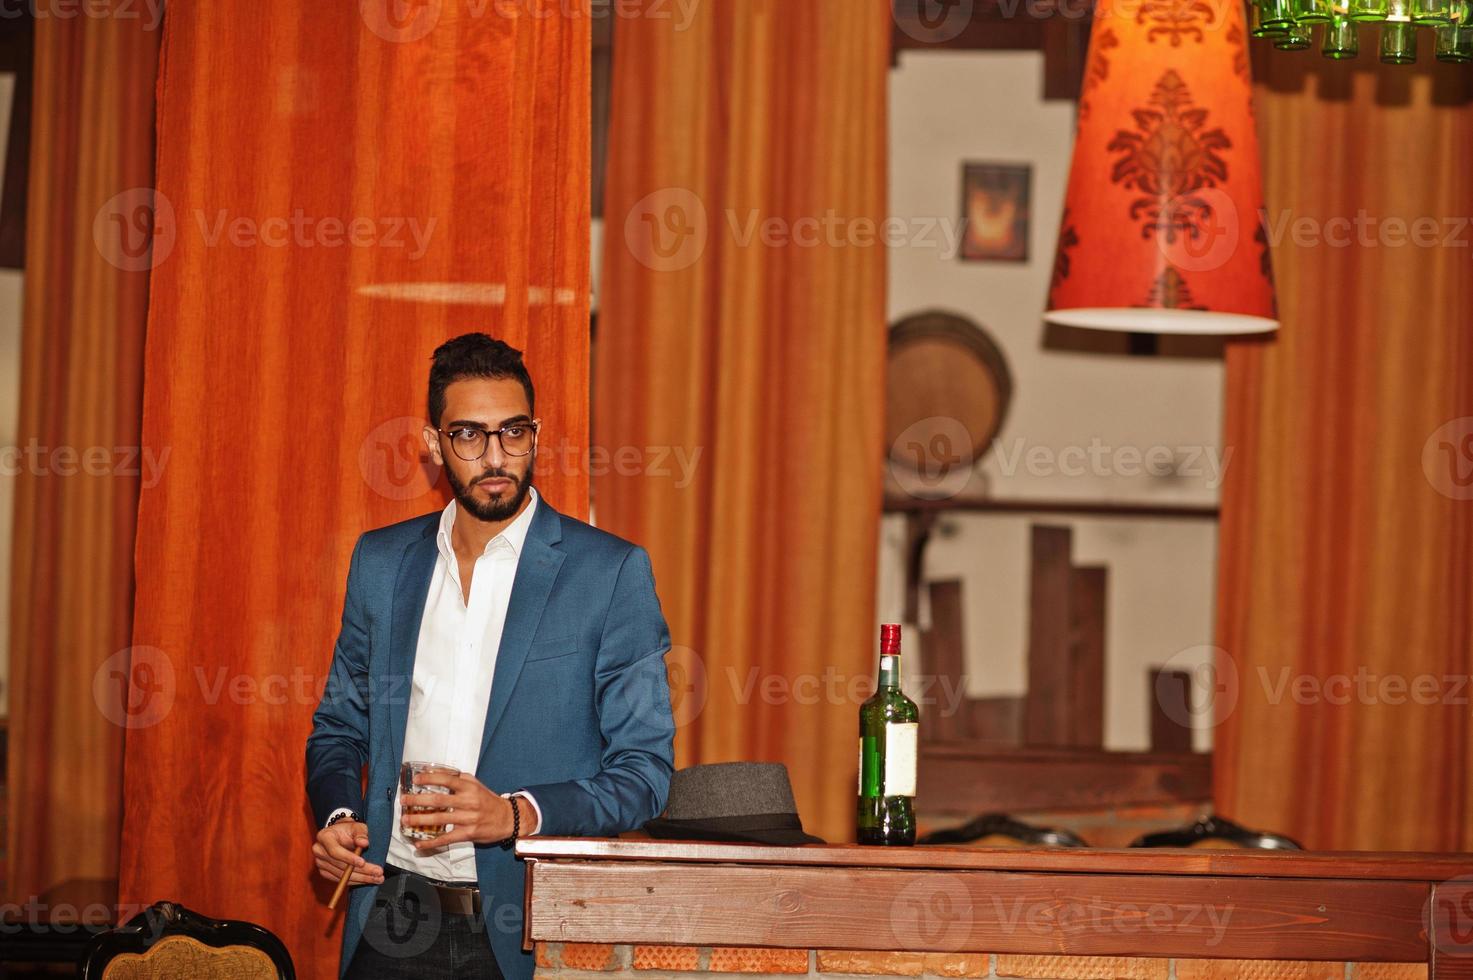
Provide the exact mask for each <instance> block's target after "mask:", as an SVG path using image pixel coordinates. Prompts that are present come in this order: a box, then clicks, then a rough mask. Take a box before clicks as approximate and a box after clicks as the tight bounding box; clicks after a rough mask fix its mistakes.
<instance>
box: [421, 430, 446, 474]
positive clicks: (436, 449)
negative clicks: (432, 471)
mask: <svg viewBox="0 0 1473 980" xmlns="http://www.w3.org/2000/svg"><path fill="white" fill-rule="evenodd" d="M421 435H423V436H424V439H425V448H426V449H428V450H429V451H430V459H432V460H434V461H435V465H436V466H444V465H445V457H444V455H443V454H442V453H441V452H440V433H438V432H436V431H435V427H434V426H432V425H427V426H425V427H424V430H423V432H422V433H421Z"/></svg>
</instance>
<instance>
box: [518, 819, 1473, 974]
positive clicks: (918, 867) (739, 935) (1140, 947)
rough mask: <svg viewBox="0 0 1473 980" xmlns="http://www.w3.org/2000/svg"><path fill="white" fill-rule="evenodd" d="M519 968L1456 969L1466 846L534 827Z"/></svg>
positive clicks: (1470, 961) (1464, 953) (1472, 940)
mask: <svg viewBox="0 0 1473 980" xmlns="http://www.w3.org/2000/svg"><path fill="white" fill-rule="evenodd" d="M517 853H518V855H519V856H521V857H523V858H525V859H526V860H527V862H528V874H527V894H526V926H525V929H526V932H525V938H526V941H527V942H528V943H529V944H531V943H535V944H536V945H537V959H538V968H539V973H543V974H547V975H549V976H551V975H559V974H569V975H573V974H585V973H593V972H597V973H599V974H600V975H602V976H605V977H608V976H610V975H611V974H613V975H617V974H620V973H623V974H627V975H628V976H630V977H636V976H637V977H645V978H651V980H652V978H653V977H655V976H656V975H658V974H675V973H749V974H751V973H758V974H813V975H837V974H845V975H853V974H872V975H900V976H922V975H927V976H938V977H992V976H997V977H1040V978H1053V980H1065V978H1070V980H1072V978H1111V977H1141V978H1153V980H1168V978H1171V977H1175V978H1176V980H1192V978H1217V977H1233V976H1245V977H1246V976H1253V977H1274V978H1278V977H1284V978H1301V977H1302V978H1305V980H1319V978H1321V977H1324V978H1326V980H1328V978H1335V980H1345V978H1350V980H1357V978H1359V980H1370V978H1375V980H1390V978H1402V977H1407V978H1418V977H1432V978H1435V980H1451V978H1470V980H1473V856H1469V855H1439V854H1403V853H1378V852H1347V853H1312V852H1283V851H1245V850H1202V849H1198V850H1164V849H1138V850H1094V849H1078V850H1009V849H980V848H949V847H914V848H876V847H857V846H852V845H809V846H805V847H774V846H765V845H747V844H715V843H694V842H676V841H654V840H591V839H578V838H543V837H534V838H529V839H526V840H522V841H519V842H518V843H517Z"/></svg>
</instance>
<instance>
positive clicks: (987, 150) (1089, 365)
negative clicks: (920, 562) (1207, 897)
mask: <svg viewBox="0 0 1473 980" xmlns="http://www.w3.org/2000/svg"><path fill="white" fill-rule="evenodd" d="M890 78H891V82H890V94H891V106H890V119H891V123H890V148H891V161H890V200H891V204H890V207H891V213H892V215H894V216H896V217H899V218H906V219H914V220H915V222H916V224H915V227H920V226H921V224H922V223H923V222H924V221H926V220H927V219H930V218H940V219H942V220H944V221H948V222H953V223H954V222H956V221H957V219H958V217H959V213H958V212H959V209H960V202H961V167H962V163H963V161H984V162H998V163H1031V164H1032V165H1033V192H1032V193H1033V201H1032V214H1033V222H1032V230H1031V237H1030V242H1029V256H1030V258H1029V261H1028V262H1027V263H1026V264H1017V263H963V262H961V261H959V260H958V259H957V258H955V257H954V256H953V255H950V254H947V252H946V250H945V249H940V248H936V247H926V245H925V244H924V243H923V244H922V246H920V247H917V246H911V247H906V248H897V249H893V250H892V252H891V257H890V280H889V287H890V314H891V320H892V322H893V321H894V320H896V319H899V318H900V317H902V316H905V315H908V314H911V313H915V312H919V311H921V310H926V309H943V310H948V311H951V312H955V313H958V314H961V315H964V316H966V317H969V318H970V319H972V320H974V321H975V322H977V323H979V324H981V325H982V326H983V327H985V328H986V329H987V330H988V331H989V332H990V333H991V335H992V337H993V339H994V340H995V341H996V342H997V343H998V344H999V346H1000V347H1001V348H1002V350H1003V352H1004V354H1005V356H1006V358H1007V360H1008V363H1009V366H1010V368H1011V370H1012V375H1013V380H1014V398H1013V403H1012V408H1011V410H1010V413H1009V416H1008V419H1007V422H1006V424H1005V426H1004V428H1003V430H1002V432H1001V433H1000V435H999V437H998V439H997V441H996V442H995V443H994V447H993V449H992V451H991V452H990V453H989V454H988V455H987V456H986V457H985V458H984V460H983V461H982V463H981V464H980V466H979V467H978V477H977V478H975V479H974V480H973V481H972V483H971V485H970V486H969V487H968V489H967V491H966V493H967V494H968V495H985V496H989V497H995V498H1005V499H1019V500H1050V501H1059V500H1078V501H1094V502H1107V501H1108V502H1128V503H1179V504H1212V503H1215V502H1216V500H1217V487H1218V483H1219V481H1220V476H1221V462H1220V461H1221V455H1222V454H1221V445H1220V438H1221V437H1220V431H1221V418H1220V406H1221V399H1222V383H1223V374H1222V364H1221V362H1220V361H1216V360H1185V359H1170V358H1157V357H1137V358H1131V357H1124V356H1117V355H1108V354H1091V353H1078V352H1071V351H1062V350H1053V349H1046V348H1045V347H1044V343H1043V340H1044V330H1043V324H1042V321H1041V315H1042V312H1043V304H1044V301H1045V298H1046V293H1047V288H1048V279H1049V274H1050V270H1051V269H1052V266H1053V256H1054V243H1055V237H1056V233H1057V230H1058V221H1059V215H1060V213H1061V211H1062V209H1063V192H1064V186H1065V182H1066V179H1067V176H1068V167H1069V154H1070V147H1071V142H1072V139H1073V128H1074V104H1073V102H1067V101H1051V102H1045V101H1043V98H1042V92H1043V56H1042V54H1041V53H1037V52H936V53H931V52H906V53H904V54H902V56H901V60H900V64H899V66H898V67H897V68H896V69H895V70H894V71H892V73H891V76H890ZM1156 447H1164V448H1160V449H1156ZM1152 451H1155V452H1158V453H1160V454H1161V455H1160V456H1159V459H1158V462H1159V465H1160V468H1161V469H1162V470H1163V471H1164V470H1167V469H1170V470H1172V471H1173V472H1172V473H1171V474H1170V475H1152V474H1151V473H1149V472H1147V471H1146V468H1145V465H1144V462H1143V460H1142V458H1138V457H1137V455H1136V454H1140V457H1145V456H1146V454H1148V453H1150V452H1152ZM1030 453H1031V454H1032V455H1031V457H1030V455H1029V454H1030ZM1030 459H1031V460H1032V462H1031V463H1030ZM1168 459H1170V462H1167V460H1168ZM1214 460H1216V461H1218V462H1214ZM1228 464H1229V465H1230V464H1231V459H1230V457H1229V459H1228ZM1034 522H1037V523H1049V524H1055V525H1070V526H1073V527H1074V528H1075V537H1074V550H1075V554H1074V557H1075V562H1076V564H1104V565H1107V566H1109V568H1110V573H1109V574H1110V599H1109V608H1108V611H1107V618H1108V635H1107V657H1108V664H1107V681H1106V683H1107V690H1106V714H1105V724H1106V744H1107V746H1108V747H1110V748H1119V749H1132V748H1145V747H1146V745H1147V743H1148V741H1149V715H1148V711H1147V708H1148V704H1147V700H1146V697H1147V682H1146V676H1147V675H1146V671H1147V668H1148V667H1149V666H1151V665H1153V664H1160V663H1163V662H1165V661H1167V660H1168V659H1171V660H1172V664H1173V666H1183V667H1185V666H1190V665H1193V664H1195V663H1197V662H1199V661H1200V659H1201V658H1202V657H1204V656H1205V652H1204V651H1202V650H1200V649H1196V648H1198V647H1201V646H1203V645H1206V644H1208V643H1210V642H1211V636H1212V601H1213V580H1214V579H1213V576H1214V561H1215V553H1214V549H1215V540H1216V525H1215V523H1213V522H1211V521H1183V520H1159V519H1158V520H1149V521H1144V520H1125V519H1113V518H1112V519H1108V520H1107V519H1102V518H1087V519H1076V518H1069V517H1059V516H1054V515H1050V516H1046V517H1030V516H1029V515H990V514H986V515H984V514H970V515H961V514H958V515H955V516H950V517H947V518H946V519H945V521H944V523H943V526H942V528H941V529H940V533H938V534H937V535H936V536H935V538H934V539H933V543H932V544H931V546H930V550H929V552H928V564H927V569H926V574H927V576H928V577H930V578H952V577H960V578H962V579H963V582H964V585H963V589H964V597H965V600H966V609H967V637H966V639H967V662H968V671H969V674H970V675H971V677H970V679H969V690H970V693H971V694H972V695H973V696H979V695H983V694H1012V695H1016V694H1021V693H1023V691H1024V689H1025V688H1026V629H1027V601H1028V596H1027V582H1028V537H1029V534H1028V529H1029V526H1030V525H1031V524H1032V523H1034ZM903 543H904V528H903V522H902V520H901V519H900V518H898V517H893V516H892V517H889V518H887V519H886V523H885V527H884V529H883V532H882V535H881V559H880V561H881V573H880V584H881V590H880V594H881V608H880V618H881V620H882V621H891V622H894V621H898V619H899V617H900V615H901V613H902V610H903V574H904V573H903V568H904V564H903V561H904V548H903ZM910 648H911V649H912V650H914V649H915V644H914V643H912V644H911V645H910ZM1183 651H1185V652H1183ZM919 652H920V657H919V658H910V659H911V661H912V664H913V665H914V668H915V669H918V670H923V669H924V664H923V661H924V651H919ZM1173 657H1175V659H1172V658H1173ZM917 659H919V660H920V661H922V663H920V664H914V661H915V660H917ZM909 666H911V665H908V667H909ZM1197 742H1198V747H1199V748H1206V747H1207V745H1208V744H1209V742H1208V733H1207V732H1205V731H1201V732H1199V733H1198V739H1197Z"/></svg>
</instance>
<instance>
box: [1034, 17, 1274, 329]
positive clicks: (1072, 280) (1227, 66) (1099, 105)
mask: <svg viewBox="0 0 1473 980" xmlns="http://www.w3.org/2000/svg"><path fill="white" fill-rule="evenodd" d="M1247 42H1248V32H1247V30H1246V28H1245V25H1244V22H1243V6H1242V4H1241V3H1237V2H1235V0H1099V2H1098V3H1097V4H1096V7H1095V20H1094V26H1093V29H1092V31H1091V34H1090V45H1089V59H1088V62H1087V64H1086V67H1085V78H1084V88H1083V90H1082V91H1081V93H1080V97H1079V132H1078V137H1077V139H1076V140H1075V144H1074V162H1073V166H1072V167H1071V169H1070V171H1069V189H1068V194H1067V196H1066V198H1065V203H1064V217H1063V222H1062V224H1061V226H1060V230H1059V248H1058V252H1057V254H1056V256H1055V258H1054V272H1053V279H1052V282H1051V285H1050V287H1049V301H1048V311H1047V312H1046V313H1045V314H1044V318H1045V319H1046V320H1048V321H1049V322H1051V323H1058V324H1063V325H1065V326H1074V327H1095V328H1099V329H1107V330H1129V331H1137V332H1151V333H1213V334H1225V333H1257V332H1262V331H1266V330H1274V329H1276V328H1277V327H1278V315H1277V312H1276V310H1275V306H1274V287H1273V272H1272V268H1271V266H1270V264H1269V250H1268V240H1267V236H1266V235H1265V234H1264V232H1263V230H1262V228H1263V225H1262V222H1261V221H1260V218H1259V212H1260V209H1261V208H1262V205H1263V185H1262V179H1261V176H1260V173H1259V163H1258V134H1257V132H1256V131H1255V129H1254V122H1253V85H1252V79H1251V77H1250V75H1249V68H1248V47H1247Z"/></svg>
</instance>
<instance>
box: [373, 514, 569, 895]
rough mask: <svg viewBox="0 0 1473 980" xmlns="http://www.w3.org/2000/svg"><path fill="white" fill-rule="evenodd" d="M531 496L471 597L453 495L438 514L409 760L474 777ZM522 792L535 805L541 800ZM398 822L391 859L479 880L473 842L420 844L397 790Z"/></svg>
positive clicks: (478, 570) (485, 558) (486, 556)
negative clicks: (422, 847) (459, 556)
mask: <svg viewBox="0 0 1473 980" xmlns="http://www.w3.org/2000/svg"><path fill="white" fill-rule="evenodd" d="M530 498H531V499H530V501H529V502H528V504H527V507H526V509H525V510H523V511H522V512H521V514H519V515H517V519H516V520H514V521H512V522H511V524H510V525H508V526H507V528H506V529H505V530H504V531H502V532H501V533H500V534H498V535H497V536H496V537H494V538H492V539H491V540H490V541H489V542H487V544H486V548H485V550H484V551H483V552H482V553H481V555H480V557H478V558H477V559H476V565H475V570H474V572H473V573H472V575H471V593H470V602H469V603H467V602H466V601H465V598H464V590H463V588H462V586H461V581H460V564H459V562H458V561H457V560H456V557H455V548H454V546H453V545H452V544H451V538H450V532H451V529H452V528H453V527H454V526H455V515H456V505H455V501H453V500H452V501H451V502H450V504H449V506H447V507H446V508H445V510H444V512H443V513H442V514H441V515H440V528H439V532H438V533H437V534H436V536H435V543H436V546H437V547H438V549H439V552H440V556H439V558H438V559H437V560H436V561H435V571H434V574H433V575H432V576H431V578H430V591H429V594H428V595H427V596H426V598H425V611H424V617H423V618H422V619H421V620H420V624H419V642H418V646H417V647H416V649H415V654H414V684H413V687H412V688H411V689H410V694H409V724H408V726H407V727H406V728H405V731H404V761H406V762H407V761H415V762H441V763H445V764H447V765H451V766H454V767H455V768H457V769H459V770H460V771H461V772H462V773H465V774H466V775H471V776H473V775H475V772H476V768H477V765H478V763H479V761H480V757H481V737H482V734H483V731H484V729H485V725H486V707H487V705H488V704H489V703H490V701H491V680H492V677H493V675H494V674H495V671H496V655H497V652H498V650H499V649H500V648H501V631H502V628H503V626H505V624H506V610H507V606H508V604H509V603H510V602H511V588H512V583H513V582H514V581H515V580H516V575H517V564H518V562H519V561H520V560H521V556H522V547H523V545H525V544H526V541H527V531H528V529H530V528H531V526H532V515H533V514H534V513H536V511H537V491H536V490H532V491H531V492H530ZM518 795H521V796H523V797H524V798H525V799H526V800H527V802H529V803H531V804H532V807H533V809H534V811H536V808H537V801H536V800H533V799H532V798H531V797H530V796H527V795H526V794H518ZM522 809H523V815H524V816H530V814H527V813H526V812H525V811H526V809H527V808H526V807H523V808H522ZM537 812H538V813H539V816H538V822H539V823H540V822H541V818H540V811H537ZM393 828H394V829H393V837H392V839H391V840H390V841H389V862H390V863H391V864H393V865H395V866H396V867H400V868H404V869H406V870H409V871H416V872H418V873H419V874H422V875H425V876H427V877H430V878H437V879H439V880H441V881H475V880H476V860H475V845H474V844H471V843H469V842H462V843H459V844H451V845H450V846H449V847H446V848H442V849H439V850H435V851H430V852H428V853H425V854H421V853H419V852H418V851H416V850H415V849H414V843H413V842H412V841H410V840H408V839H407V838H405V837H404V834H403V832H402V831H401V829H400V827H399V794H398V793H395V794H394V823H393Z"/></svg>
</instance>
